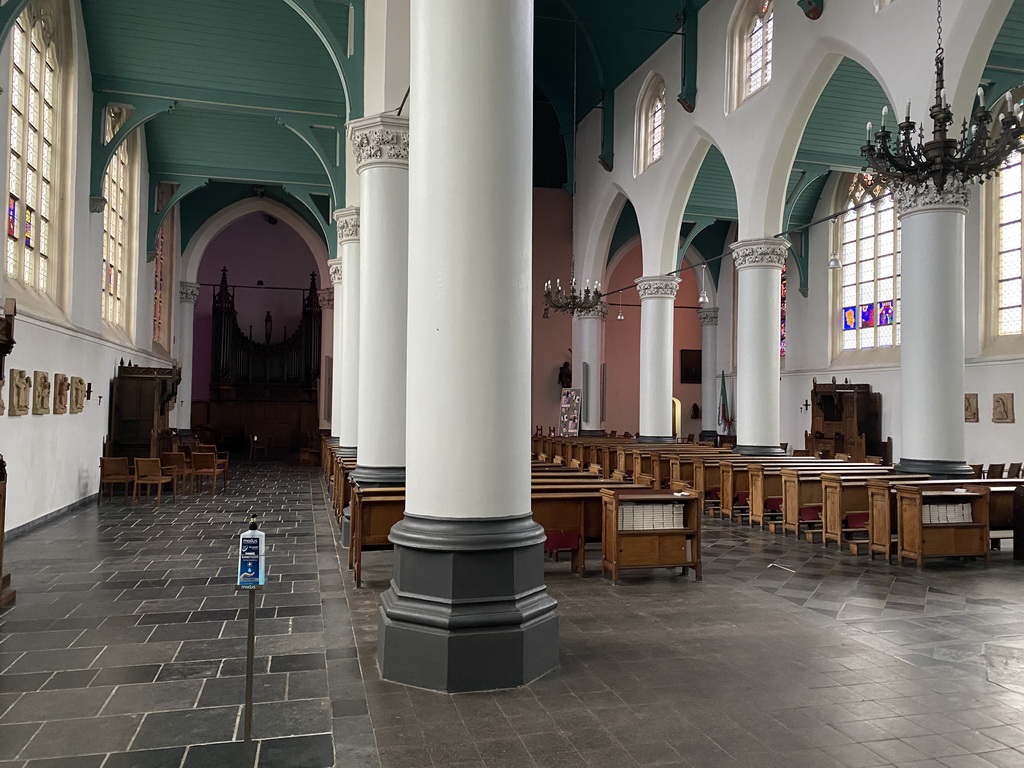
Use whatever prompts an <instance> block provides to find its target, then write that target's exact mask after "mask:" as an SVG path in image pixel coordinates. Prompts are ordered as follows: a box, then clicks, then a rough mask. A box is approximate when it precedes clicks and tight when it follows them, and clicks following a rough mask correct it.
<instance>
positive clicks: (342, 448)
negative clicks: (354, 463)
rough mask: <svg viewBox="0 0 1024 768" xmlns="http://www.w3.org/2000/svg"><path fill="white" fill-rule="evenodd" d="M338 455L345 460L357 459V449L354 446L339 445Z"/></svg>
mask: <svg viewBox="0 0 1024 768" xmlns="http://www.w3.org/2000/svg"><path fill="white" fill-rule="evenodd" d="M338 455H339V456H341V457H342V458H343V459H354V458H355V457H356V447H355V446H354V445H351V446H350V445H339V446H338Z"/></svg>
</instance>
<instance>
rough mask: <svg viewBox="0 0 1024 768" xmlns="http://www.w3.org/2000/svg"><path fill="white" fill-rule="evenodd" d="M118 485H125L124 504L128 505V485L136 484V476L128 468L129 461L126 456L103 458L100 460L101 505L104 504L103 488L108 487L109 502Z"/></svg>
mask: <svg viewBox="0 0 1024 768" xmlns="http://www.w3.org/2000/svg"><path fill="white" fill-rule="evenodd" d="M116 483H123V484H124V503H125V504H127V503H128V484H129V483H133V484H134V483H135V475H133V474H132V471H131V469H129V467H128V459H127V458H126V457H124V456H103V457H102V458H100V495H99V501H98V503H99V504H102V503H103V486H104V485H105V486H107V500H108V501H109V500H110V499H111V498H113V495H114V488H113V486H114V485H115V484H116Z"/></svg>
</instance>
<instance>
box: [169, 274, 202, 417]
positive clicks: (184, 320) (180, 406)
mask: <svg viewBox="0 0 1024 768" xmlns="http://www.w3.org/2000/svg"><path fill="white" fill-rule="evenodd" d="M198 300H199V283H189V282H186V281H185V280H182V281H181V283H180V284H179V285H178V311H177V312H175V313H174V314H175V319H176V322H177V330H176V331H175V341H176V342H177V352H176V356H177V359H178V363H179V365H181V383H180V384H179V385H178V403H177V407H176V408H175V409H174V410H175V411H176V412H177V415H176V416H175V424H176V425H177V429H178V434H179V435H188V434H191V432H192V350H193V342H194V341H195V338H194V337H195V333H194V331H193V322H194V321H195V314H196V302H197V301H198Z"/></svg>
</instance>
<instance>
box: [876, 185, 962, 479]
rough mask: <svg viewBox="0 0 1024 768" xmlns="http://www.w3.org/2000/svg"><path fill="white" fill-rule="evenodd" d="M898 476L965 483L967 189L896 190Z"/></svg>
mask: <svg viewBox="0 0 1024 768" xmlns="http://www.w3.org/2000/svg"><path fill="white" fill-rule="evenodd" d="M894 197H895V203H896V213H897V215H898V216H899V219H900V225H901V232H900V244H901V245H900V247H901V250H902V254H903V257H902V278H901V281H900V282H901V286H902V295H901V300H900V317H899V320H900V337H901V338H900V421H901V430H900V451H899V453H900V460H899V464H898V465H897V469H898V470H900V471H903V472H928V473H931V474H936V475H947V476H964V477H971V476H972V475H973V472H972V471H971V468H970V467H969V466H968V465H967V463H966V461H965V459H966V456H967V451H966V446H965V442H964V417H963V401H964V226H965V222H966V219H967V206H968V205H969V203H970V190H969V189H968V188H967V187H966V186H965V185H963V184H961V183H959V182H956V181H953V180H950V181H949V182H948V184H947V186H946V188H945V189H944V190H943V191H942V192H938V191H936V189H935V187H934V186H932V185H931V184H929V185H928V186H926V187H922V188H917V187H911V186H901V187H897V188H896V190H895V194H894Z"/></svg>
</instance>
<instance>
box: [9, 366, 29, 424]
mask: <svg viewBox="0 0 1024 768" xmlns="http://www.w3.org/2000/svg"><path fill="white" fill-rule="evenodd" d="M31 389H32V380H31V379H30V378H29V377H28V374H27V373H26V372H25V371H23V370H21V369H20V368H12V369H11V390H10V397H9V398H8V408H9V410H10V415H11V416H27V415H28V412H29V410H30V409H31V407H32V401H31V400H30V399H29V395H30V392H31Z"/></svg>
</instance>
